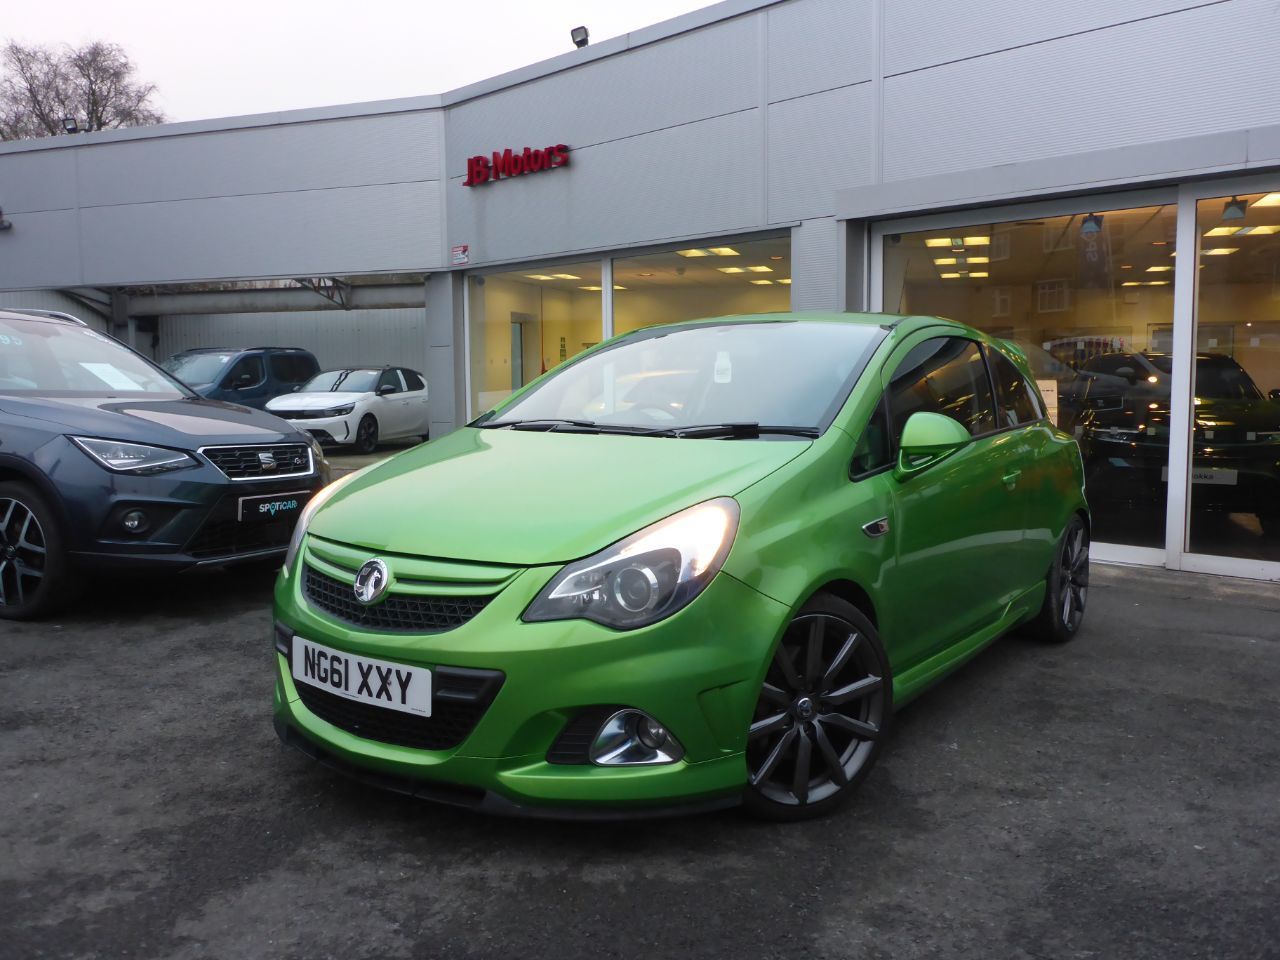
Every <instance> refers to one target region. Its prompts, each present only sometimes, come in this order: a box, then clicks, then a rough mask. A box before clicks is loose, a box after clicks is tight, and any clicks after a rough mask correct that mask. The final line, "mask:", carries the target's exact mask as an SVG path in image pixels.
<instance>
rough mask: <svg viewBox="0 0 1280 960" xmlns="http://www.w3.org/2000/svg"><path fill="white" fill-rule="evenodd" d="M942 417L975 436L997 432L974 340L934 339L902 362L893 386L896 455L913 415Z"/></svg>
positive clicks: (891, 400) (891, 401)
mask: <svg viewBox="0 0 1280 960" xmlns="http://www.w3.org/2000/svg"><path fill="white" fill-rule="evenodd" d="M921 411H924V412H927V413H941V414H943V415H945V416H948V417H950V418H951V419H953V420H955V421H957V422H959V423H960V424H961V425H962V426H963V427H964V428H965V429H966V430H968V431H969V433H970V434H972V435H973V436H975V437H976V436H979V435H981V434H984V433H989V432H991V431H992V430H994V429H995V428H996V405H995V400H994V398H993V397H992V396H991V381H990V379H988V377H987V365H986V363H985V362H983V359H982V351H981V350H979V348H978V345H977V344H976V343H974V342H973V341H972V340H965V339H963V338H961V337H935V338H934V339H932V340H926V341H924V343H921V344H919V345H918V346H916V347H914V348H913V349H912V350H911V352H910V353H908V354H907V355H906V357H904V358H903V360H902V363H900V364H899V365H898V369H897V370H895V371H894V373H893V380H892V381H891V382H890V384H889V415H890V422H891V424H892V436H893V449H894V450H897V448H898V441H899V440H900V439H901V437H902V429H903V427H905V426H906V425H907V419H908V418H909V417H910V416H911V415H912V414H913V413H919V412H921Z"/></svg>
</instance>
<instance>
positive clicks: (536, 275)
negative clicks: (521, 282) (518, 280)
mask: <svg viewBox="0 0 1280 960" xmlns="http://www.w3.org/2000/svg"><path fill="white" fill-rule="evenodd" d="M525 279H527V280H554V279H555V277H549V276H547V275H546V274H545V273H526V274H525Z"/></svg>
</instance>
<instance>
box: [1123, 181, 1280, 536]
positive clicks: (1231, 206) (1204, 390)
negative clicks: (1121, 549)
mask: <svg viewBox="0 0 1280 960" xmlns="http://www.w3.org/2000/svg"><path fill="white" fill-rule="evenodd" d="M1196 233H1197V236H1198V238H1199V244H1200V256H1199V264H1200V269H1199V271H1198V273H1199V277H1198V281H1199V282H1198V284H1197V296H1196V304H1195V313H1196V338H1195V343H1196V358H1195V365H1194V368H1193V371H1192V382H1193V391H1192V393H1193V401H1192V402H1193V406H1192V415H1193V417H1194V423H1193V425H1192V427H1193V432H1192V450H1193V454H1192V461H1191V483H1190V494H1189V501H1190V502H1189V507H1190V517H1189V537H1188V549H1189V550H1190V551H1192V552H1194V553H1202V554H1211V555H1217V556H1230V557H1241V558H1247V559H1252V560H1264V561H1280V191H1278V192H1274V193H1253V194H1238V195H1234V196H1220V197H1211V198H1208V199H1203V200H1200V201H1199V202H1198V203H1197V204H1196ZM1144 364H1145V365H1146V366H1149V367H1150V368H1151V371H1150V372H1151V374H1152V375H1153V376H1156V377H1159V378H1165V377H1168V376H1169V373H1170V370H1169V361H1168V358H1167V357H1166V356H1163V355H1155V356H1152V357H1150V358H1147V359H1145V360H1144ZM1146 372H1147V371H1146V369H1143V370H1142V371H1140V375H1141V374H1142V373H1146Z"/></svg>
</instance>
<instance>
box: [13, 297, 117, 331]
mask: <svg viewBox="0 0 1280 960" xmlns="http://www.w3.org/2000/svg"><path fill="white" fill-rule="evenodd" d="M13 307H34V308H35V309H37V310H58V311H60V312H62V313H69V314H71V315H72V316H73V317H79V318H80V319H81V320H83V321H84V322H85V323H87V324H88V325H89V326H91V327H93V329H95V330H97V331H99V332H103V333H105V332H106V329H107V322H106V320H104V319H103V318H102V317H100V316H98V315H97V314H96V313H94V312H93V311H92V310H90V309H88V308H87V307H85V305H84V304H82V303H80V302H79V301H78V300H73V299H71V297H68V296H67V295H66V294H63V293H59V292H58V291H57V290H11V291H9V292H7V293H0V310H4V309H6V308H9V309H12V308H13Z"/></svg>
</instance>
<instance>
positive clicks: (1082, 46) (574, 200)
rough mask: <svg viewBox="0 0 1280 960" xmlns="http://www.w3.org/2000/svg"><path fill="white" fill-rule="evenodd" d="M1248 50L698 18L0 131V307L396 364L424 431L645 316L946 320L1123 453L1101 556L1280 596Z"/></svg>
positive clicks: (185, 337)
mask: <svg viewBox="0 0 1280 960" xmlns="http://www.w3.org/2000/svg"><path fill="white" fill-rule="evenodd" d="M569 26H572V24H567V25H566V32H565V36H566V46H568V27H569ZM1277 37H1280V6H1277V4H1276V3H1275V0H1215V2H1205V0H1197V2H1193V0H1126V2H1122V3H1121V2H1114V0H1112V2H1104V0H1079V2H1076V3H1072V4H1057V3H1047V2H1033V3H1026V2H1022V3H1014V2H1010V0H988V2H986V3H979V4H943V3H937V2H934V0H782V2H767V0H726V2H722V3H718V4H715V5H713V6H709V7H707V8H705V9H703V10H699V11H697V12H694V13H690V14H688V15H685V16H682V17H678V18H676V19H674V20H670V21H667V22H665V23H661V24H657V25H655V26H652V27H648V28H646V29H643V30H639V31H636V32H634V33H631V34H628V35H626V36H623V37H618V38H614V39H609V40H604V41H602V42H599V43H593V44H590V45H588V46H586V47H583V48H581V49H573V50H570V51H569V52H567V53H565V54H563V55H561V56H559V57H556V58H554V59H552V60H548V61H545V62H542V63H538V64H534V65H532V66H529V67H526V68H523V69H520V70H515V71H513V72H511V73H507V74H503V75H502V76H498V77H494V78H492V79H490V80H486V81H483V82H480V83H476V84H472V85H470V86H466V87H462V88H459V89H457V90H452V91H449V92H447V93H442V94H438V95H431V96H422V97H415V98H411V99H405V100H393V101H384V102H377V103H365V104H356V105H344V106H333V107H323V108H317V109H307V110H296V111H289V112H284V113H274V114H264V115H259V116H248V117H236V118H230V119H223V120H210V121H198V122H190V123H174V124H166V125H163V126H157V127H149V128H142V129H131V130H115V131H107V132H99V133H87V134H77V135H68V136H62V137H56V138H49V139H44V140H36V141H24V142H14V143H5V144H0V209H2V210H3V219H4V220H5V221H7V222H8V223H9V224H11V226H10V227H9V228H8V229H4V230H0V303H4V304H9V305H26V306H41V307H49V308H57V309H67V310H71V311H73V312H76V313H78V314H80V315H82V316H85V317H86V318H87V319H89V320H90V321H91V322H93V323H96V324H99V325H100V326H102V327H103V328H104V329H109V330H111V332H113V333H114V334H115V335H116V336H118V337H120V338H121V339H122V340H125V341H127V342H130V343H132V344H133V345H134V346H135V347H137V348H138V349H139V350H141V351H143V352H144V353H147V354H148V355H151V356H154V357H155V358H156V359H160V360H162V359H164V358H166V357H168V356H170V355H172V354H173V353H175V352H178V351H180V350H183V349H187V348H190V347H194V346H226V347H239V346H254V345H286V346H301V347H307V348H309V349H311V350H312V351H313V352H314V353H315V354H316V355H317V357H318V358H319V360H320V363H321V364H322V365H324V366H325V367H332V366H340V365H351V364H384V363H395V364H399V365H405V366H411V367H416V368H418V369H420V370H422V371H423V372H424V373H425V374H426V376H427V379H428V381H429V385H430V394H431V401H430V402H431V420H432V429H433V435H439V434H441V433H444V432H447V431H449V430H451V429H454V428H456V427H457V426H458V425H460V424H462V423H465V422H466V421H467V420H468V419H469V418H471V417H473V416H475V415H478V414H479V413H481V412H483V411H484V410H485V409H487V408H488V407H490V406H492V405H493V404H494V403H495V402H496V401H498V400H499V399H501V398H502V397H504V396H506V395H507V394H508V393H510V391H511V390H512V389H514V388H517V387H519V386H521V385H522V384H524V383H527V382H528V381H530V380H531V379H533V378H534V377H536V376H538V375H539V374H541V373H542V372H544V371H545V370H547V369H550V368H551V367H554V366H555V365H556V364H558V363H560V362H562V361H564V360H566V359H568V358H570V357H572V356H574V355H575V354H577V353H578V352H580V351H582V350H583V349H585V348H587V347H589V346H591V345H593V344H595V343H598V342H600V341H601V340H603V339H607V338H608V337H610V336H613V335H616V334H620V333H624V332H627V331H631V330H635V329H638V328H641V327H645V326H648V325H651V324H656V323H664V322H670V321H674V320H682V319H690V318H696V317H706V316H718V315H726V314H739V313H767V312H777V311H786V310H840V311H843V310H873V311H879V310H883V311H887V312H894V313H923V314H938V315H941V316H946V317H951V318H953V319H957V320H961V321H964V322H966V323H969V324H971V325H973V326H975V327H977V328H979V329H981V330H984V331H987V332H989V333H993V334H996V335H998V336H1002V337H1006V338H1009V339H1011V340H1014V341H1016V342H1018V343H1019V344H1020V345H1021V346H1022V347H1023V349H1024V350H1025V351H1026V352H1027V354H1028V357H1029V359H1030V361H1031V364H1032V367H1033V369H1034V370H1035V372H1036V377H1037V380H1039V381H1040V383H1041V386H1042V388H1043V390H1044V392H1045V393H1046V394H1047V399H1048V402H1049V404H1050V407H1051V408H1052V412H1053V415H1054V416H1055V417H1057V418H1058V421H1059V423H1060V425H1062V426H1063V428H1064V429H1068V430H1073V431H1075V432H1076V433H1077V435H1078V436H1080V435H1081V431H1082V430H1083V429H1086V428H1085V427H1082V423H1084V422H1085V421H1086V420H1089V418H1090V417H1092V418H1094V419H1093V420H1091V421H1089V422H1091V423H1093V424H1094V425H1093V426H1092V427H1089V428H1088V429H1102V430H1104V431H1109V433H1108V434H1107V436H1108V437H1109V438H1110V439H1112V440H1123V441H1126V442H1129V441H1131V446H1132V448H1133V449H1134V451H1140V452H1141V456H1138V455H1137V453H1135V456H1134V457H1133V458H1129V457H1127V456H1124V455H1121V456H1115V455H1109V456H1108V457H1107V458H1106V462H1101V461H1099V462H1096V463H1092V464H1091V465H1090V484H1091V486H1090V499H1091V502H1093V503H1094V509H1095V512H1096V516H1095V541H1096V547H1095V555H1096V556H1098V557H1099V558H1101V559H1112V560H1118V561H1123V562H1133V563H1145V564H1152V565H1162V566H1167V567H1170V568H1173V569H1184V570H1193V571H1201V572H1208V573H1219V574H1227V575H1235V576H1248V577H1259V578H1269V579H1280V401H1277V400H1275V399H1269V397H1268V395H1269V394H1270V393H1271V391H1280V96H1278V95H1277V94H1278V93H1280V57H1277V56H1276V55H1275V50H1274V47H1275V39H1276V38H1277ZM1108 378H1109V379H1108ZM1120 381H1124V382H1125V383H1127V384H1129V385H1131V386H1133V388H1134V389H1133V390H1132V391H1129V392H1124V391H1120V392H1116V391H1114V390H1113V391H1112V392H1111V393H1110V394H1108V395H1107V396H1110V397H1111V400H1105V399H1098V397H1099V396H1102V394H1105V393H1106V392H1105V391H1103V392H1102V394H1100V393H1099V392H1098V391H1099V389H1100V388H1099V387H1098V384H1100V383H1116V382H1120ZM1144 385H1145V386H1144ZM1144 390H1145V391H1146V392H1145V393H1144V392H1142V391H1144ZM1277 396H1280V394H1277ZM1091 397H1092V398H1093V399H1090V398H1091ZM1135 397H1138V398H1140V399H1141V400H1142V402H1141V403H1137V404H1135V403H1134V398H1135ZM1111 402H1114V403H1116V404H1119V405H1121V406H1124V407H1125V409H1124V410H1123V411H1121V412H1122V413H1123V414H1124V416H1123V417H1116V418H1112V419H1111V420H1110V421H1105V420H1103V421H1099V420H1098V419H1097V418H1098V417H1099V416H1100V411H1101V412H1105V410H1106V408H1107V405H1108V403H1111ZM1091 404H1093V405H1092V406H1091ZM1135 406H1136V407H1141V409H1130V408H1131V407H1135ZM1206 411H1207V414H1206ZM1126 418H1127V419H1126ZM1098 422H1104V423H1105V424H1107V425H1104V426H1103V427H1098V426H1097V423H1098ZM1084 439H1086V438H1082V445H1083V444H1084ZM1113 449H1114V444H1113ZM1153 457H1154V458H1155V459H1154V460H1153ZM1224 503H1229V507H1226V508H1224V507H1223V504H1224Z"/></svg>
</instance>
